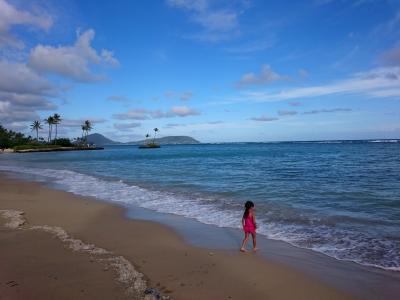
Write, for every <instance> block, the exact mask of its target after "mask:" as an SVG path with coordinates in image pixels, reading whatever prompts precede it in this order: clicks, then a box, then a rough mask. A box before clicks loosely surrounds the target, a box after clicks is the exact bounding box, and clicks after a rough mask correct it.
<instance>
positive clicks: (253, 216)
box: [251, 213, 257, 228]
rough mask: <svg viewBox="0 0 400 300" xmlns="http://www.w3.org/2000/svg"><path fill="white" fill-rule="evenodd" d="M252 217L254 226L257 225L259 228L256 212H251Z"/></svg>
mask: <svg viewBox="0 0 400 300" xmlns="http://www.w3.org/2000/svg"><path fill="white" fill-rule="evenodd" d="M251 218H252V220H253V224H254V227H256V228H257V223H256V216H255V214H254V213H252V214H251Z"/></svg>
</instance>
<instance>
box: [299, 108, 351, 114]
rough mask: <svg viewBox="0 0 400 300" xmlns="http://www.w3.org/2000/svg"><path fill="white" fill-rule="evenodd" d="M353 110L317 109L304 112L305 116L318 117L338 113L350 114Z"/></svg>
mask: <svg viewBox="0 0 400 300" xmlns="http://www.w3.org/2000/svg"><path fill="white" fill-rule="evenodd" d="M350 111H352V109H351V108H329V109H316V110H310V111H305V112H303V114H304V115H316V114H320V113H336V112H350Z"/></svg>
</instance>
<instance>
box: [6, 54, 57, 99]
mask: <svg viewBox="0 0 400 300" xmlns="http://www.w3.org/2000/svg"><path fill="white" fill-rule="evenodd" d="M0 91H2V92H10V93H17V94H33V95H42V94H50V93H54V87H53V86H52V85H51V84H50V83H49V82H48V81H47V80H46V79H44V78H43V77H41V76H40V75H38V74H37V73H36V72H34V71H33V70H31V69H30V68H28V67H27V66H26V65H25V64H23V63H12V62H9V61H6V60H0Z"/></svg>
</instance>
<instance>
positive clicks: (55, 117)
mask: <svg viewBox="0 0 400 300" xmlns="http://www.w3.org/2000/svg"><path fill="white" fill-rule="evenodd" d="M53 119H54V123H53V124H54V125H56V136H55V138H54V143H56V142H57V125H58V124H60V123H61V121H62V120H61V116H60V115H59V114H54V115H53Z"/></svg>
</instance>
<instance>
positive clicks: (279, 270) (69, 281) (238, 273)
mask: <svg viewBox="0 0 400 300" xmlns="http://www.w3.org/2000/svg"><path fill="white" fill-rule="evenodd" d="M0 191H1V192H0V210H1V211H2V218H1V231H0V233H1V234H0V243H1V245H2V246H1V247H0V257H1V258H2V259H1V260H0V266H1V267H0V282H1V284H0V294H1V295H2V296H1V297H2V298H1V299H37V298H40V299H72V298H73V299H128V298H129V299H132V298H137V299H141V298H144V297H145V290H146V289H148V288H153V290H147V292H149V291H152V292H153V294H157V293H159V294H160V295H161V296H163V297H164V298H168V297H171V298H173V299H294V298H296V299H352V298H353V297H352V296H351V295H348V294H346V293H344V292H342V291H339V290H337V289H335V288H333V287H331V286H328V285H326V284H325V283H322V282H320V281H319V280H318V279H316V278H311V277H308V276H306V275H305V274H303V273H302V272H299V271H297V270H295V269H291V268H289V267H287V266H283V265H279V264H276V263H273V262H269V261H266V260H265V259H262V258H260V257H259V256H258V255H257V254H254V253H247V254H241V253H238V251H237V250H236V249H232V251H215V250H210V249H203V248H196V247H193V246H189V245H187V244H186V243H185V242H184V241H183V240H182V239H181V238H180V237H179V236H178V235H177V234H176V233H175V232H173V231H172V230H171V229H169V228H167V227H165V226H162V225H160V224H157V223H153V222H147V221H136V220H130V219H127V218H125V217H124V210H123V208H121V207H117V206H113V205H110V204H107V203H103V202H99V201H95V200H93V199H90V198H82V197H77V196H75V195H73V194H70V193H66V192H62V191H58V190H53V189H49V188H47V187H44V186H43V185H41V184H39V183H34V182H26V181H19V180H15V179H10V178H8V177H7V176H4V175H2V176H1V180H0ZM12 212H14V219H15V218H16V219H17V222H16V223H14V225H13V226H11V227H10V220H11V219H12V216H11V217H10V216H9V215H10V214H12ZM22 212H23V214H22ZM7 213H8V215H7ZM18 218H19V219H20V221H19V223H18ZM7 223H8V226H7ZM118 264H119V266H118ZM121 264H122V266H123V267H122V268H121ZM124 272H125V273H124ZM124 276H125V277H124ZM147 297H148V298H149V297H150V295H147Z"/></svg>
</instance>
